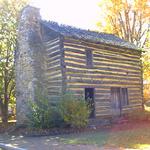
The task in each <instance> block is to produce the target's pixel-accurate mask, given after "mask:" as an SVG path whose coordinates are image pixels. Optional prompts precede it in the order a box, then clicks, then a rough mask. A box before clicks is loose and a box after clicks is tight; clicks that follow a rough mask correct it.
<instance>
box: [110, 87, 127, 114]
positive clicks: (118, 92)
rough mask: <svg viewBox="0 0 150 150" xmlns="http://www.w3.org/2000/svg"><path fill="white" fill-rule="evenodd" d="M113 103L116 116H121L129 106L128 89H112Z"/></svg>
mask: <svg viewBox="0 0 150 150" xmlns="http://www.w3.org/2000/svg"><path fill="white" fill-rule="evenodd" d="M111 103H112V110H113V115H114V116H121V111H122V108H123V107H124V106H127V105H129V101H128V89H127V88H120V87H112V88H111Z"/></svg>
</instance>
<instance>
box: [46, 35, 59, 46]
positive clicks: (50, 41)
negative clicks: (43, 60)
mask: <svg viewBox="0 0 150 150" xmlns="http://www.w3.org/2000/svg"><path fill="white" fill-rule="evenodd" d="M56 41H60V38H59V37H57V38H55V39H52V40H49V41H47V42H44V44H45V45H46V44H47V45H48V44H51V43H54V42H56Z"/></svg>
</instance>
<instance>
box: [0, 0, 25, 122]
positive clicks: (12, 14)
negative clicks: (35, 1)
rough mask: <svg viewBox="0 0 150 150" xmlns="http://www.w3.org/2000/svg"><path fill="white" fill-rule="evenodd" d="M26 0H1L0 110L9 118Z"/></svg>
mask: <svg viewBox="0 0 150 150" xmlns="http://www.w3.org/2000/svg"><path fill="white" fill-rule="evenodd" d="M24 4H25V0H0V111H1V115H2V121H3V122H7V120H8V105H9V103H10V102H12V101H14V99H15V98H14V88H15V82H14V50H15V49H16V37H17V18H18V14H19V11H20V10H21V9H22V7H23V6H24Z"/></svg>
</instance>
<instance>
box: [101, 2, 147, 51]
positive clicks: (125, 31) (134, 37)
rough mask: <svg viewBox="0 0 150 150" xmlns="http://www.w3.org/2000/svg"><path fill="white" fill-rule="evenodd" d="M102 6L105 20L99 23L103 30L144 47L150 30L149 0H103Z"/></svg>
mask: <svg viewBox="0 0 150 150" xmlns="http://www.w3.org/2000/svg"><path fill="white" fill-rule="evenodd" d="M100 7H101V9H102V11H101V12H104V14H102V16H104V21H105V23H103V22H99V23H98V26H99V27H100V29H102V31H104V32H107V33H113V34H115V35H117V36H119V37H121V38H122V39H124V40H126V41H129V42H131V43H134V44H135V45H137V46H138V47H141V48H142V47H144V45H145V43H146V39H147V33H148V32H149V30H150V29H149V28H150V3H149V0H103V1H102V2H101V3H100Z"/></svg>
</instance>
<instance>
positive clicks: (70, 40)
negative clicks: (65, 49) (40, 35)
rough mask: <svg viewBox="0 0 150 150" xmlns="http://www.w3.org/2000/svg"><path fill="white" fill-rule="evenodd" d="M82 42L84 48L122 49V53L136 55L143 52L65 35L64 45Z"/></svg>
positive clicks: (81, 45)
mask: <svg viewBox="0 0 150 150" xmlns="http://www.w3.org/2000/svg"><path fill="white" fill-rule="evenodd" d="M78 44H80V47H82V48H91V49H94V48H95V49H108V50H113V51H120V52H122V53H127V54H131V55H133V54H135V55H141V52H140V51H139V50H131V49H128V48H121V47H118V46H117V47H116V46H114V45H111V46H110V45H109V44H108V45H107V44H102V43H101V44H100V43H93V42H91V43H89V42H86V41H83V40H77V39H73V38H68V37H65V38H64V45H72V46H74V45H78Z"/></svg>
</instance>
